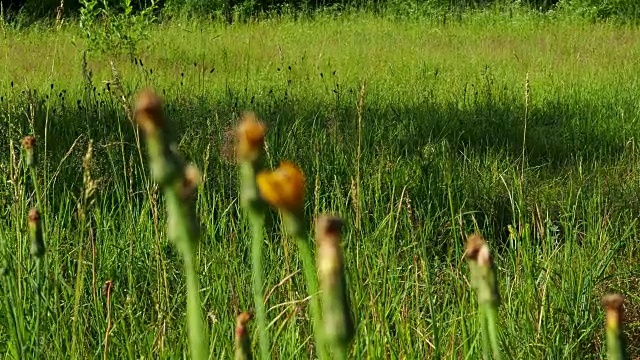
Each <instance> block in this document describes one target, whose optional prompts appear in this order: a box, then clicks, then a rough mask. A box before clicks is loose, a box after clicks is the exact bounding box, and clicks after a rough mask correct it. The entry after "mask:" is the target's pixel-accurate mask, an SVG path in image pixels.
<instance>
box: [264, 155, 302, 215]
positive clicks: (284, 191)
mask: <svg viewBox="0 0 640 360" xmlns="http://www.w3.org/2000/svg"><path fill="white" fill-rule="evenodd" d="M256 182H257V184H258V189H259V190H260V195H261V196H262V198H263V199H264V200H265V201H266V202H268V203H269V204H271V205H272V206H275V207H276V208H278V209H280V210H285V211H289V212H300V211H302V207H303V205H304V185H305V179H304V174H303V173H302V171H300V169H299V168H298V167H297V166H296V165H295V164H294V163H292V162H289V161H283V162H282V163H280V166H279V167H278V168H277V169H275V170H274V171H263V172H261V173H259V174H258V176H257V177H256Z"/></svg>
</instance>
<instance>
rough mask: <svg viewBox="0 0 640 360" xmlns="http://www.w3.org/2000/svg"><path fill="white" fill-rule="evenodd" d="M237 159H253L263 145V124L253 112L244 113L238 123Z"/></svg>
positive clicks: (258, 154)
mask: <svg viewBox="0 0 640 360" xmlns="http://www.w3.org/2000/svg"><path fill="white" fill-rule="evenodd" d="M236 131H237V136H238V148H237V151H238V159H240V160H246V161H255V160H257V159H258V156H260V152H261V151H262V147H263V145H264V133H265V126H264V124H263V123H261V122H260V121H259V120H258V119H257V118H256V115H255V114H254V113H250V112H249V113H245V114H244V116H243V117H242V122H241V123H240V125H238V129H237V130H236Z"/></svg>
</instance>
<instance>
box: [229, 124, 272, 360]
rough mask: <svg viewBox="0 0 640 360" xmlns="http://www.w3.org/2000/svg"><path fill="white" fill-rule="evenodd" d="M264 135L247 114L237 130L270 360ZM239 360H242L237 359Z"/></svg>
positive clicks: (264, 348)
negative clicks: (261, 175)
mask: <svg viewBox="0 0 640 360" xmlns="http://www.w3.org/2000/svg"><path fill="white" fill-rule="evenodd" d="M264 134H265V128H264V125H263V124H262V123H261V122H259V121H258V120H257V118H256V117H255V115H254V114H252V113H247V114H245V115H244V117H243V120H242V122H241V123H240V125H239V126H238V128H237V140H238V143H237V155H238V160H239V162H240V183H241V202H242V207H243V208H244V209H245V211H246V213H247V217H248V218H249V224H250V226H251V232H252V240H251V273H252V279H253V301H254V304H255V309H256V317H257V320H258V333H259V338H258V340H259V342H260V357H261V358H262V359H268V358H269V353H270V347H271V345H270V342H269V333H268V331H267V315H266V309H265V302H264V270H263V267H262V248H263V242H264V217H265V212H264V210H265V204H264V201H262V199H261V198H260V194H259V192H258V187H257V185H256V174H257V173H258V172H259V171H260V170H261V169H262V161H261V160H262V153H263V147H264ZM236 354H237V352H236ZM236 359H238V357H237V355H236Z"/></svg>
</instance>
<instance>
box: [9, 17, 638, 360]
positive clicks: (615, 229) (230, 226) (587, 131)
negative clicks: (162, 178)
mask: <svg viewBox="0 0 640 360" xmlns="http://www.w3.org/2000/svg"><path fill="white" fill-rule="evenodd" d="M149 34H150V40H149V41H148V42H146V43H144V44H143V46H142V48H141V55H140V56H139V59H141V60H142V64H141V63H140V62H139V61H138V62H137V64H135V63H132V62H129V61H128V60H127V59H126V58H125V57H122V58H121V59H120V60H118V61H117V62H116V66H117V67H118V70H119V71H120V76H121V80H122V82H123V84H124V90H125V93H126V94H127V96H132V95H133V94H134V93H135V92H137V90H139V89H141V88H142V87H146V86H151V87H153V88H155V89H156V90H157V91H158V93H160V94H163V97H164V98H165V105H166V111H167V114H168V117H169V118H170V119H171V121H172V122H173V123H174V125H175V127H176V131H177V133H178V134H179V150H180V152H181V153H182V154H183V155H184V156H185V157H186V158H187V159H189V160H190V161H192V162H194V163H196V164H197V165H198V167H199V168H200V169H202V170H203V174H204V183H203V185H202V186H201V187H200V189H199V194H198V195H199V196H198V200H197V212H198V215H199V217H200V219H201V221H202V225H203V228H202V230H203V231H202V240H201V243H200V247H199V250H198V253H197V259H196V260H197V263H198V268H199V270H200V279H199V280H200V285H201V288H202V291H201V293H200V297H201V299H202V300H203V315H204V319H205V320H206V325H207V327H208V328H209V332H208V334H209V336H210V342H211V346H210V349H211V351H212V354H211V358H214V359H217V358H229V357H230V356H231V354H232V347H233V329H234V323H235V318H236V315H237V314H238V313H240V312H241V311H244V310H247V309H251V308H252V307H253V296H252V291H251V263H250V261H251V260H250V259H251V256H250V248H251V245H250V244H251V233H250V231H249V227H248V224H247V221H246V219H245V218H244V216H243V212H242V211H241V209H240V205H239V200H238V191H239V190H238V187H239V181H238V179H237V167H236V164H235V163H234V156H233V153H232V150H231V149H232V144H233V140H232V132H231V131H232V129H233V127H234V126H235V124H236V120H237V118H238V115H239V114H240V112H242V111H243V110H254V111H256V112H257V113H258V114H259V115H260V116H261V117H262V118H263V119H264V121H265V122H266V123H267V125H268V127H269V131H268V134H267V156H266V160H267V164H268V166H270V167H271V168H273V167H275V166H276V165H277V164H278V162H279V161H280V160H282V159H289V160H293V161H295V162H296V163H298V164H300V166H301V167H302V169H303V170H304V172H305V174H306V176H307V183H308V185H307V191H308V201H307V209H306V211H307V214H308V215H309V216H310V217H313V218H315V217H316V216H317V215H318V214H319V213H334V214H337V215H339V216H341V217H343V218H344V219H345V221H346V224H347V226H346V229H345V234H344V244H343V248H344V252H345V253H344V257H345V262H346V269H347V271H348V286H349V289H350V295H351V303H352V305H353V307H354V317H355V320H356V324H357V334H356V338H355V342H354V346H353V353H352V357H353V358H372V359H379V358H392V359H395V358H407V359H417V358H425V357H428V358H440V357H442V358H470V359H475V358H478V356H479V354H480V353H481V352H482V341H481V336H480V334H479V333H478V329H479V324H478V323H477V316H476V311H477V305H476V297H475V295H474V294H473V292H472V291H471V290H470V288H469V276H468V268H467V265H466V263H465V261H464V259H463V249H464V240H465V238H466V234H470V233H472V232H474V231H476V230H478V231H480V232H481V233H482V234H483V235H484V237H485V238H486V239H487V240H488V241H489V245H490V247H491V248H492V251H493V252H494V255H495V261H496V265H497V271H498V277H499V281H500V292H501V295H502V305H501V307H500V312H499V315H498V320H499V329H501V331H500V333H499V341H500V346H501V348H502V349H503V352H504V357H505V358H514V359H515V358H519V359H531V358H545V359H546V358H580V359H593V358H602V357H603V356H604V354H605V349H604V335H605V334H604V324H603V312H602V310H601V309H600V306H599V301H600V297H601V296H602V295H603V294H604V293H606V292H610V291H616V292H621V293H623V294H624V295H625V296H626V298H627V308H626V310H627V320H628V326H627V332H628V334H629V336H630V344H631V348H630V352H631V353H632V355H634V356H638V355H640V348H639V347H638V346H639V345H638V344H640V298H639V297H638V290H639V287H640V275H638V274H640V267H639V265H638V257H639V255H640V254H639V250H640V248H639V246H638V243H637V238H638V235H640V234H638V229H639V228H638V222H637V220H638V215H639V214H640V197H639V196H638V194H639V193H640V192H639V191H640V172H639V171H638V169H639V165H640V159H639V158H638V156H639V155H640V149H638V144H637V141H638V139H640V126H639V125H638V121H639V120H640V103H639V102H638V99H639V98H640V77H639V75H638V74H640V63H638V61H637V59H638V56H639V55H640V29H637V28H631V27H622V26H615V25H611V24H600V23H598V24H591V23H589V24H587V23H582V22H575V21H569V20H566V19H556V18H553V17H552V16H533V15H518V16H516V17H514V18H509V17H507V16H499V15H495V14H493V15H487V14H473V15H465V16H463V17H462V19H448V21H447V23H446V24H443V23H442V20H441V19H440V20H437V21H436V20H425V19H421V20H394V19H389V18H384V17H373V16H371V15H366V14H359V15H358V16H355V15H350V16H343V17H329V16H319V17H318V18H316V19H314V20H301V21H297V22H296V21H293V20H288V19H284V20H267V21H264V22H260V23H251V24H244V25H241V24H238V25H233V26H223V25H220V24H216V23H206V22H200V21H191V22H187V21H183V22H181V21H179V20H175V21H173V22H171V23H167V24H163V25H157V26H154V27H152V28H151V29H149ZM74 38H75V39H76V42H75V44H74V43H73V42H72V41H71V39H74ZM81 39H82V37H81V33H80V31H79V30H78V29H77V27H76V26H75V25H68V26H66V27H63V28H62V29H61V30H60V31H55V30H52V29H46V28H33V29H27V30H22V31H19V32H17V31H14V30H11V29H5V30H4V33H3V36H2V40H1V41H2V42H1V45H0V50H1V54H2V56H1V57H0V96H1V98H0V109H1V110H0V116H2V119H0V134H2V136H1V137H0V154H1V155H0V156H1V157H0V263H1V262H2V261H6V262H7V263H8V270H9V272H8V275H7V276H4V277H1V278H0V294H3V295H2V296H3V297H4V300H3V303H4V304H3V305H2V306H3V307H2V310H1V311H0V357H8V358H12V357H16V356H17V355H16V354H19V353H20V349H19V347H18V344H17V343H16V342H15V341H14V339H16V338H17V337H20V338H21V339H22V344H23V345H24V348H23V349H22V351H23V354H25V355H24V356H27V357H29V356H31V357H34V358H37V357H43V356H46V357H52V358H69V357H72V356H78V357H82V358H85V357H91V358H94V357H101V356H103V352H104V345H105V335H106V334H105V332H106V330H107V307H106V303H107V302H106V296H105V294H103V291H102V290H103V285H104V284H105V283H106V282H107V281H109V280H110V281H112V284H113V288H112V292H111V295H110V316H111V319H110V320H111V330H110V333H109V336H108V338H109V340H108V347H109V349H108V354H109V357H110V358H114V359H116V358H118V359H119V358H140V357H146V358H149V357H153V358H180V357H182V355H183V354H184V353H185V352H186V351H187V349H188V341H187V338H186V327H185V314H186V308H185V303H186V300H185V296H184V293H185V286H186V284H185V280H184V277H183V274H182V273H181V259H180V257H179V255H178V253H177V251H176V249H174V248H173V245H172V244H171V243H169V242H168V241H167V240H166V232H165V230H164V225H165V212H164V210H163V209H164V205H163V200H162V198H161V196H160V195H159V193H158V190H157V188H155V187H154V185H153V184H152V182H151V179H150V176H149V171H148V167H147V159H146V156H145V152H144V151H142V152H139V149H138V147H137V146H136V140H135V136H134V132H133V128H132V126H131V124H130V123H129V120H128V119H127V117H126V115H125V111H124V110H123V107H122V105H121V103H120V101H119V100H118V98H117V96H116V95H115V94H110V93H108V92H107V91H106V89H107V85H106V81H111V80H112V75H111V73H110V70H109V66H108V65H107V63H106V58H104V57H100V56H90V57H89V64H88V69H89V70H90V71H91V74H92V77H91V79H90V83H87V79H85V77H84V76H83V72H82V55H81V51H82V49H83V48H84V45H83V44H82V41H81ZM213 69H215V70H213ZM527 74H529V79H530V89H531V90H530V101H529V105H528V109H527V111H528V117H527V127H526V140H524V141H523V138H524V136H523V135H524V125H525V110H526V106H525V79H526V76H527ZM364 79H366V99H365V108H364V114H363V118H362V122H361V133H360V134H359V132H358V129H359V125H358V115H357V102H358V95H359V92H360V87H361V84H362V82H363V80H364ZM12 84H13V86H12ZM94 87H95V90H94ZM110 88H111V89H112V90H113V87H112V86H110ZM26 89H29V90H26ZM32 132H33V133H35V135H36V137H37V138H38V145H37V151H38V152H39V164H38V167H37V176H38V179H39V188H40V192H41V193H42V197H43V203H44V204H43V206H42V208H41V212H42V214H43V217H44V219H45V225H46V229H45V243H46V245H47V254H46V257H45V260H44V262H43V268H44V273H45V274H46V278H47V280H46V281H45V283H44V284H43V287H44V288H43V293H42V297H41V299H42V302H41V303H40V309H41V314H40V317H39V323H38V324H39V326H38V328H37V329H36V328H35V324H36V322H35V316H36V314H35V312H34V311H35V308H36V303H37V302H36V299H37V294H36V289H38V284H36V277H35V270H36V267H35V260H32V259H30V257H29V242H28V237H27V225H26V216H27V212H28V210H29V208H30V207H31V206H33V205H34V204H35V201H36V200H35V194H34V192H33V184H32V183H31V182H30V180H29V176H28V174H24V173H22V172H18V173H15V176H12V174H14V172H12V171H9V169H13V167H12V164H11V159H12V155H11V154H12V152H13V153H15V154H16V156H17V154H18V153H17V151H18V144H19V142H18V140H19V139H21V138H22V137H23V136H24V135H27V134H30V133H32ZM359 136H361V143H360V150H359V151H360V153H361V157H360V159H359V161H358V159H357V154H358V144H359V141H358V138H359ZM90 139H92V140H93V141H94V144H93V146H94V153H93V168H92V176H93V177H94V178H97V179H101V181H100V182H99V185H98V186H99V188H98V190H97V196H96V203H95V205H94V207H93V208H92V210H91V212H90V219H91V221H90V222H89V226H88V227H84V226H82V224H83V222H82V221H81V220H80V219H79V218H78V201H79V199H81V198H82V186H83V185H82V183H83V175H82V174H83V170H82V156H83V155H84V153H85V152H86V149H87V145H88V142H89V140H90ZM10 140H12V141H13V148H10V144H11V143H10ZM143 146H144V145H143ZM523 147H524V153H525V158H524V161H523V159H522V158H521V155H522V153H523ZM142 150H144V149H142ZM523 164H524V168H523ZM357 174H360V176H359V177H358V176H357ZM355 189H360V190H359V191H358V192H357V193H356V191H355ZM356 195H357V197H356ZM356 221H358V223H357V222H356ZM79 229H80V230H79ZM284 234H285V232H284V231H283V229H282V226H281V224H280V220H279V218H278V217H277V216H276V214H275V213H271V215H270V216H268V217H267V231H266V236H267V242H266V243H265V246H266V247H265V249H264V256H265V258H264V261H263V266H264V267H265V269H266V273H265V279H264V280H265V286H266V288H265V293H266V294H268V296H269V297H268V302H267V316H268V318H269V320H270V321H272V323H271V325H270V326H271V327H270V334H271V343H272V346H273V355H274V358H294V359H298V358H306V357H308V354H309V352H310V351H312V348H313V341H312V340H311V339H309V336H310V335H311V322H310V319H309V315H308V314H309V309H308V306H307V303H306V302H303V301H302V300H303V299H304V298H305V296H306V295H305V294H306V290H305V289H306V287H305V283H304V281H303V278H304V277H303V274H302V272H301V271H300V269H301V263H300V259H299V256H298V254H297V250H296V246H295V243H294V242H295V241H294V239H293V238H291V237H289V236H286V235H284ZM81 252H82V253H81ZM79 259H80V260H81V261H82V264H83V266H82V267H81V268H82V272H81V273H79V274H77V273H76V272H77V269H78V268H79V266H78V260H79ZM76 289H77V290H78V291H79V293H78V294H79V298H78V299H77V301H78V303H77V304H78V305H77V307H76V306H75V301H76ZM8 309H10V311H8ZM42 309H44V310H42ZM76 312H77V316H74V314H75V313H76ZM71 324H75V326H77V329H74V328H73V327H72V326H71ZM251 329H252V330H253V329H255V327H254V325H252V327H251ZM74 334H76V335H75V337H76V339H75V341H77V345H76V346H75V347H74V349H75V351H76V352H77V353H76V354H71V353H70V352H71V349H72V343H73V341H74V340H73V339H72V338H73V337H74ZM252 339H253V340H254V351H255V350H257V345H258V342H257V334H256V333H255V331H254V332H253V333H252ZM17 357H19V356H17Z"/></svg>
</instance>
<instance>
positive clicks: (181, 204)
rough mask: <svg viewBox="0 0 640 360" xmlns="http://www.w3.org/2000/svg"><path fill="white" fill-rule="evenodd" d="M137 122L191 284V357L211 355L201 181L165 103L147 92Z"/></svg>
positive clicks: (141, 99)
mask: <svg viewBox="0 0 640 360" xmlns="http://www.w3.org/2000/svg"><path fill="white" fill-rule="evenodd" d="M136 121H137V123H138V125H139V126H140V127H141V128H142V130H143V131H144V133H145V136H146V140H147V151H148V154H149V161H150V167H151V172H152V176H153V178H154V180H155V181H156V183H158V185H159V186H160V188H161V189H162V190H163V192H164V197H165V201H166V206H167V236H168V237H169V239H170V240H171V241H172V242H173V244H174V245H175V246H176V248H177V249H178V251H180V253H181V255H182V259H183V267H184V271H185V275H186V281H187V332H188V337H189V346H190V349H191V358H192V359H195V360H203V359H206V358H207V356H208V345H207V344H206V342H205V339H206V338H207V336H206V334H205V328H204V325H203V321H202V314H201V312H202V306H201V302H200V294H199V292H200V285H199V282H198V275H197V271H196V259H195V255H196V249H197V245H198V241H199V238H200V227H199V224H198V221H197V219H196V214H195V203H194V195H195V190H196V188H197V185H198V183H199V181H200V174H199V172H198V170H197V169H196V168H195V166H192V165H185V164H184V162H183V161H182V159H181V158H180V157H179V156H178V154H176V152H175V150H174V148H175V143H174V141H173V139H172V138H171V136H170V134H171V131H169V129H168V124H167V123H166V122H165V118H164V114H163V111H162V101H161V100H160V98H159V97H158V96H157V95H155V94H154V93H153V92H152V91H150V90H144V91H143V92H142V93H141V94H140V95H139V97H138V101H137V104H136Z"/></svg>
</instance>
